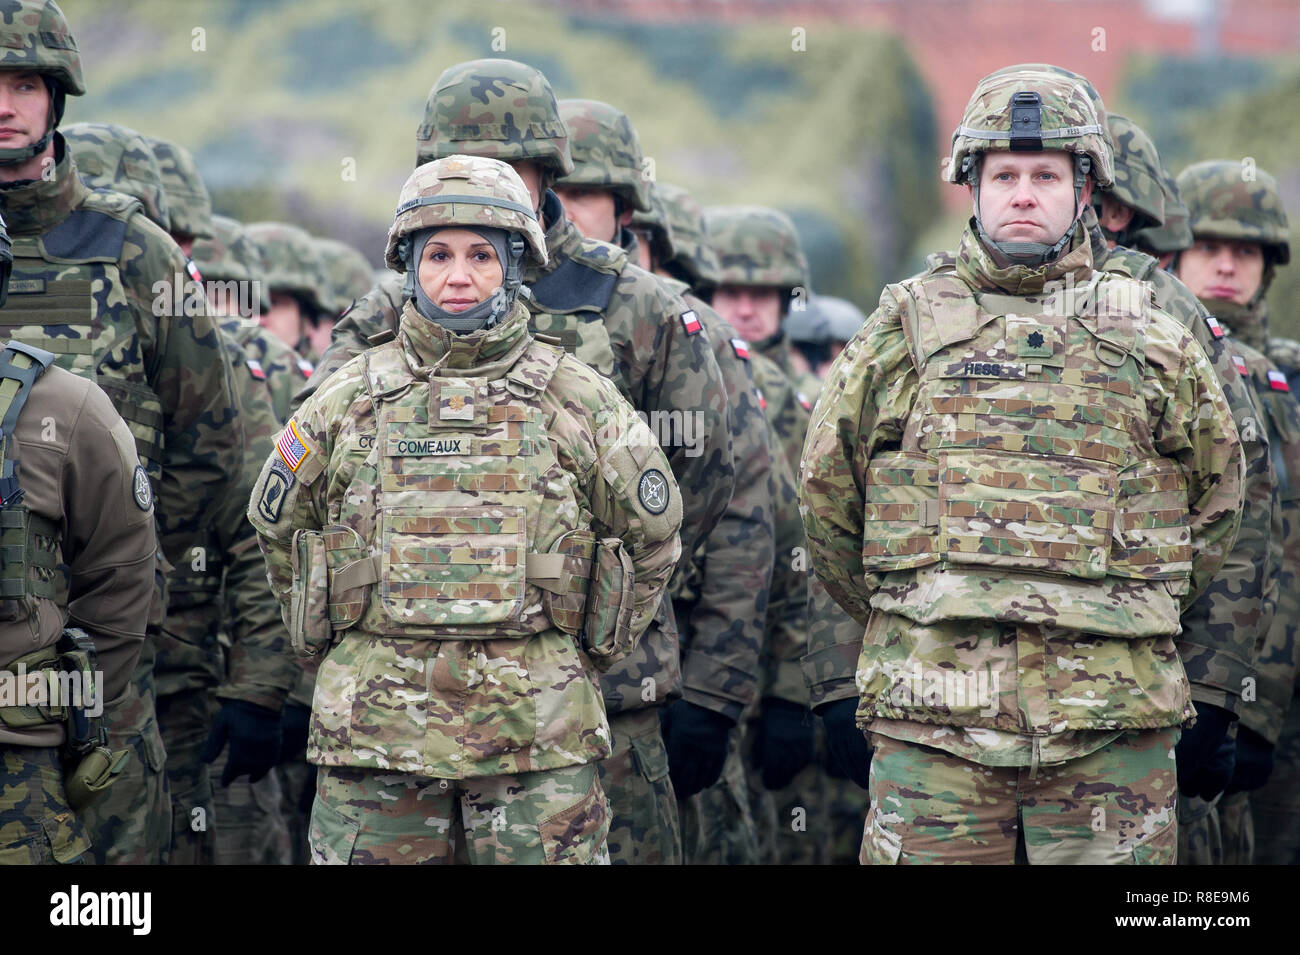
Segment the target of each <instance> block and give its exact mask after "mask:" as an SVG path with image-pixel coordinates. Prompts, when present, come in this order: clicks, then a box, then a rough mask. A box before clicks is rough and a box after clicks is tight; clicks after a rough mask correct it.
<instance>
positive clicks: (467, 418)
mask: <svg viewBox="0 0 1300 955" xmlns="http://www.w3.org/2000/svg"><path fill="white" fill-rule="evenodd" d="M443 196H451V197H455V198H456V199H457V201H456V202H454V203H452V202H448V201H446V200H444V199H442V198H441V197H443ZM480 196H481V197H483V198H485V199H490V200H492V202H493V204H486V203H482V204H480V203H478V202H476V201H475V197H480ZM463 197H469V198H463ZM398 209H399V211H398V215H397V218H396V220H395V222H394V226H393V229H392V230H391V232H390V234H389V243H388V251H387V255H386V261H387V262H388V264H389V266H390V267H391V268H393V269H398V268H401V267H402V266H403V264H404V262H403V259H402V258H400V257H399V253H398V248H399V241H400V240H401V239H402V237H403V236H405V235H407V234H409V233H411V232H414V231H417V230H420V229H424V228H433V227H440V226H458V225H477V226H485V227H495V228H505V229H507V230H511V231H515V232H522V233H523V235H524V237H525V239H526V240H527V243H528V248H529V257H530V258H532V259H533V260H534V261H535V262H536V263H537V264H539V265H544V264H545V263H546V258H547V254H546V245H545V239H544V237H543V234H542V231H541V228H540V226H539V225H538V224H537V220H536V218H535V213H533V212H532V209H531V201H530V200H529V197H528V193H527V191H526V190H525V188H524V186H523V183H522V182H521V181H520V180H519V178H518V176H517V175H515V173H514V172H513V170H511V169H510V168H509V167H508V166H507V165H505V164H504V163H501V162H497V161H492V160H488V159H485V158H481V157H468V156H453V157H449V158H446V159H441V160H439V161H437V162H434V163H430V164H428V165H425V166H422V167H421V168H420V169H418V170H417V171H416V172H415V173H413V174H412V176H411V177H410V179H408V180H407V183H406V185H405V186H404V187H403V189H402V194H401V197H400V199H399V207H398ZM527 321H528V315H527V311H526V309H524V308H523V306H522V304H519V303H516V304H515V305H514V307H513V308H512V310H511V311H510V313H509V315H508V317H506V318H505V319H504V320H503V321H501V322H500V323H498V324H496V325H494V326H491V327H488V328H485V329H481V330H479V331H476V332H473V333H468V334H453V333H450V332H448V331H447V330H446V329H444V328H442V327H441V326H438V325H436V324H434V323H433V322H431V321H429V320H427V319H425V318H424V317H422V316H421V315H420V314H419V313H418V312H417V311H416V310H415V307H414V304H413V303H412V302H411V301H409V300H408V301H407V303H406V304H405V306H404V308H403V314H402V319H401V323H400V325H399V331H398V335H397V338H396V340H394V341H390V342H388V343H387V344H385V345H382V346H379V347H378V348H376V349H374V350H371V351H367V352H366V353H365V354H364V355H363V356H361V357H359V358H357V359H355V360H353V361H351V362H349V363H347V364H345V365H344V366H343V367H342V368H341V369H339V370H338V371H337V372H336V373H335V374H334V375H332V376H331V377H330V379H329V381H328V382H327V383H326V385H325V387H323V388H320V389H318V390H317V391H316V392H315V394H313V396H312V397H310V398H309V399H307V401H306V402H304V404H303V405H302V406H301V407H300V408H299V409H298V411H297V412H296V413H295V415H294V416H293V418H292V419H291V421H290V424H289V427H288V428H287V429H286V431H285V434H284V436H283V437H282V439H281V441H280V443H279V446H278V450H277V453H276V454H275V455H273V456H272V457H271V458H270V459H269V460H268V461H267V463H266V467H265V468H264V469H263V473H262V478H261V480H260V483H259V486H258V488H257V490H256V492H255V493H254V496H253V498H252V500H251V501H250V504H249V517H250V519H251V520H252V521H253V522H254V524H255V525H256V526H257V528H258V531H259V534H260V535H261V537H262V541H263V546H264V549H265V552H266V555H267V565H268V569H269V572H270V574H271V577H272V580H273V581H274V584H275V587H276V589H277V591H278V592H279V593H280V594H281V597H282V602H283V604H284V609H285V619H286V621H288V622H290V628H291V631H292V632H293V635H294V639H295V645H297V646H300V647H301V648H302V649H304V650H306V651H308V652H320V651H322V650H325V649H327V648H328V653H327V655H326V657H325V659H324V661H323V663H322V664H321V669H320V673H319V675H318V680H317V685H316V693H315V701H314V710H313V715H312V728H311V738H310V748H309V757H310V758H311V760H312V761H313V762H314V763H316V764H318V765H319V766H320V767H321V777H320V782H319V784H318V790H317V802H316V806H315V808H314V810H313V814H312V836H311V842H312V855H313V861H314V862H347V861H356V862H365V861H449V860H450V858H451V853H452V840H453V832H452V829H453V817H454V816H456V815H457V813H456V812H455V808H454V807H455V805H456V803H457V802H459V804H460V807H461V811H460V814H459V815H460V818H462V819H463V827H464V836H465V839H466V842H467V848H468V854H469V856H470V858H471V859H472V860H474V861H476V862H506V861H527V862H542V861H545V862H548V863H555V862H599V861H607V860H608V853H607V851H606V847H605V839H606V833H607V831H608V828H609V815H608V810H607V807H606V802H605V798H604V796H603V794H602V791H601V785H600V783H599V781H598V779H597V773H596V771H595V766H594V763H595V761H596V760H599V759H602V758H604V757H606V756H607V755H608V754H609V751H610V730H609V723H608V721H607V719H606V716H605V708H604V705H603V701H602V697H601V693H600V691H599V686H598V682H597V670H598V669H604V668H605V667H607V666H610V665H613V664H615V663H616V661H617V660H618V659H620V658H621V657H623V656H624V655H625V654H627V653H629V652H630V651H631V650H632V648H633V646H634V644H635V642H636V640H637V639H638V638H639V637H640V635H641V634H642V633H643V632H644V631H645V629H646V628H647V626H648V625H649V624H650V621H651V618H652V617H653V615H654V613H655V609H656V607H657V606H658V604H659V603H660V599H661V596H662V591H663V588H664V585H665V584H666V583H667V581H668V577H669V575H670V574H671V573H672V571H673V568H674V567H675V565H676V562H677V560H678V558H679V557H680V544H679V542H678V539H677V531H678V528H679V526H680V523H681V515H682V504H683V501H682V498H681V493H680V491H679V489H678V488H677V486H676V485H675V483H674V482H673V481H672V479H671V477H670V476H669V468H668V461H667V459H666V458H665V456H664V454H663V453H662V451H660V450H659V448H658V445H657V443H656V441H655V440H654V438H653V436H652V435H651V434H650V432H649V429H648V428H647V427H646V426H645V425H644V423H642V422H641V421H640V420H639V419H638V418H637V417H636V415H635V413H634V411H633V409H632V407H631V406H630V405H629V404H627V403H626V402H625V401H624V400H623V399H622V398H620V397H619V395H618V393H617V391H616V389H615V388H614V386H613V384H612V383H611V382H609V381H608V380H606V379H605V378H603V377H601V376H600V375H597V374H596V373H594V372H593V371H592V370H591V369H589V368H587V367H586V366H584V365H583V364H582V363H580V362H578V361H576V360H575V359H573V358H572V357H570V356H568V355H566V354H564V352H563V350H562V349H561V348H559V347H558V346H556V345H551V344H547V343H545V342H543V341H540V340H536V339H534V338H533V337H532V336H531V334H530V333H529V332H528V327H527ZM435 419H436V420H435ZM464 444H468V445H469V447H468V448H463V447H462V445H464ZM515 511H517V512H518V514H517V515H516V514H512V512H515ZM615 538H617V539H615ZM381 544H382V546H380V545H381ZM625 548H626V549H625ZM376 550H378V554H377V555H376ZM488 556H491V557H492V561H491V562H490V563H487V562H485V560H486V557H488ZM431 567H443V568H446V569H443V570H439V571H436V572H435V571H433V570H430V569H426V568H431ZM584 620H585V622H584ZM575 637H577V638H578V639H577V640H575V639H574V638H575ZM376 800H379V801H383V802H385V803H386V805H385V806H384V808H383V809H382V810H381V811H379V812H376V811H375V809H374V804H375V801H376ZM390 800H391V801H390ZM367 802H368V803H369V806H366V805H365V804H366V803H367ZM403 827H404V828H403Z"/></svg>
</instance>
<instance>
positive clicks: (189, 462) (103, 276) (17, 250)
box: [0, 0, 243, 861]
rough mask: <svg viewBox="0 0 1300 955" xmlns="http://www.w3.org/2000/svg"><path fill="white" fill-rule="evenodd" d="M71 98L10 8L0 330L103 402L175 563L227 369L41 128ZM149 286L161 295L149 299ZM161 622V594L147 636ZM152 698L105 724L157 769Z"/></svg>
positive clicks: (70, 44) (226, 439)
mask: <svg viewBox="0 0 1300 955" xmlns="http://www.w3.org/2000/svg"><path fill="white" fill-rule="evenodd" d="M84 89H85V87H84V85H83V82H82V78H81V63H80V58H79V56H78V54H77V51H76V44H75V42H74V40H73V38H72V36H71V34H70V32H69V30H68V26H67V23H66V21H65V20H64V18H63V14H62V13H61V12H60V11H59V9H58V7H57V6H56V5H55V4H53V3H49V2H37V0H27V2H23V3H22V4H21V5H20V7H19V8H18V9H17V10H16V11H14V12H13V13H12V14H11V15H9V16H8V17H7V19H6V21H5V22H4V23H2V24H0V91H2V92H3V93H4V96H3V102H2V103H0V123H3V126H4V128H6V129H9V130H11V132H8V133H6V134H5V135H3V136H0V181H2V184H0V212H2V213H3V214H4V215H5V216H6V218H7V219H8V222H9V229H10V233H11V235H12V236H13V238H14V281H13V283H12V285H11V288H10V295H9V300H8V303H7V305H6V306H5V308H4V309H3V310H0V318H3V321H4V323H5V324H6V325H7V326H8V327H9V328H11V329H12V335H13V337H14V338H16V339H18V340H20V341H24V342H26V343H28V344H32V345H37V346H41V347H46V348H48V349H50V350H51V351H54V352H55V353H56V355H57V356H58V358H57V361H58V364H59V365H60V366H61V367H64V368H66V369H67V370H69V371H72V372H74V373H76V374H78V375H81V376H82V377H85V378H93V379H94V380H96V381H97V382H98V383H99V385H100V386H101V387H102V388H103V389H104V390H105V391H106V392H107V393H108V394H109V397H110V398H112V399H113V401H114V404H115V406H116V407H117V409H118V412H119V413H120V414H121V415H122V417H123V418H125V419H126V421H127V424H128V426H129V427H130V428H131V431H132V434H133V435H134V436H135V439H136V443H137V447H138V450H139V452H140V457H141V459H142V460H143V462H144V465H145V468H146V471H147V473H148V476H149V479H150V481H151V482H152V483H153V486H154V489H155V491H156V493H157V495H158V507H157V515H156V517H157V521H158V526H159V542H160V544H161V552H163V553H165V554H166V556H167V558H168V560H169V561H170V562H172V563H173V564H175V563H179V562H180V561H182V560H184V561H186V562H187V563H188V561H189V559H190V558H189V549H190V545H191V544H192V543H193V542H194V541H195V540H196V539H199V538H201V537H203V536H204V535H206V534H207V532H208V527H209V525H210V522H211V521H212V520H213V508H212V502H213V501H214V500H220V499H223V496H224V495H225V494H226V492H227V491H228V490H229V489H230V487H231V485H232V481H233V479H234V477H235V473H234V472H235V470H236V467H235V466H234V465H232V462H233V461H236V460H237V459H238V454H239V449H240V448H241V446H242V440H243V436H242V428H241V425H240V421H239V416H238V414H239V413H238V405H237V402H236V398H235V395H234V393H233V392H232V389H231V383H230V371H229V363H228V360H227V359H226V357H225V356H224V354H223V351H222V349H221V347H220V341H219V338H218V335H217V332H216V329H215V326H214V324H213V323H212V321H211V319H209V318H208V316H207V314H206V309H205V306H204V304H203V302H202V295H201V292H198V294H197V305H196V307H193V308H189V307H182V308H181V309H177V308H175V307H174V303H175V302H176V301H177V300H179V301H181V302H183V303H186V304H188V303H189V302H192V301H194V296H191V295H190V292H191V290H192V289H194V287H193V286H192V284H191V283H188V282H187V281H186V280H185V279H184V273H185V260H184V257H183V255H182V254H181V253H180V250H178V249H176V247H175V244H174V243H173V242H172V241H171V240H170V239H169V238H168V237H167V236H166V234H165V233H163V232H162V231H161V230H160V229H158V228H157V227H156V226H155V225H153V224H152V223H151V222H150V221H149V220H148V219H147V217H146V216H145V214H144V213H143V211H142V210H141V208H140V205H139V203H138V202H137V201H136V200H134V199H131V198H129V197H126V196H121V195H118V194H114V193H95V192H91V191H90V190H88V189H87V188H86V186H85V185H84V184H83V183H82V182H81V180H80V178H79V177H78V176H77V172H76V166H75V163H74V162H73V160H72V157H71V154H70V153H69V151H68V150H67V147H66V144H65V143H64V141H63V139H62V136H61V135H60V134H59V133H58V132H56V131H55V128H54V127H55V126H56V124H57V123H58V120H59V119H60V117H61V116H62V112H63V104H64V99H65V97H66V96H67V95H68V94H72V95H80V94H81V93H83V92H84ZM177 276H181V281H180V282H179V283H178V281H177ZM159 283H162V286H163V287H165V288H167V289H169V290H170V291H172V292H174V293H175V295H174V296H167V295H164V296H162V301H159V293H158V290H157V289H158V285H159ZM195 291H197V290H196V289H195ZM162 610H163V601H162V596H161V591H160V592H159V599H158V602H157V607H156V611H157V612H156V614H155V618H154V620H153V621H152V622H151V625H153V626H156V625H158V624H160V623H161V616H162ZM157 638H158V639H161V638H162V634H161V631H158V632H157ZM155 647H156V644H155V642H154V641H152V640H151V641H150V644H149V645H148V646H147V647H146V649H145V651H144V653H143V654H142V657H141V662H140V664H139V665H138V671H137V672H138V674H147V673H149V672H151V669H152V666H153V662H154V652H155ZM145 679H146V680H147V678H145ZM151 692H152V691H151V690H150V689H148V688H147V687H146V689H145V691H144V695H143V696H142V695H140V693H139V692H137V693H134V694H130V695H129V696H128V698H127V699H126V700H124V701H123V703H122V704H121V705H120V706H118V707H116V708H115V709H114V712H113V713H112V714H111V718H110V725H111V727H112V731H113V733H114V735H116V736H118V737H120V738H122V739H123V741H124V742H125V743H127V744H128V745H130V746H131V747H132V748H134V749H135V750H136V752H137V754H138V755H139V756H140V758H141V759H144V760H147V761H148V764H149V765H150V767H151V768H152V769H153V770H155V771H157V770H158V769H159V768H161V765H162V759H163V753H162V748H161V746H160V745H158V741H157V739H156V738H155V736H154V733H153V730H152V727H151V725H150V724H151V720H152V709H153V707H152V701H151V700H150V699H148V694H149V693H151ZM156 823H157V816H149V817H147V818H140V817H132V818H116V819H110V820H106V823H105V826H106V829H107V830H109V831H108V832H107V838H106V839H105V840H104V845H105V846H106V847H107V848H106V850H105V851H106V852H107V858H108V859H109V860H110V861H126V860H131V859H136V860H140V861H162V857H163V854H164V853H165V852H166V851H167V846H166V845H160V844H159V843H160V841H161V840H160V838H158V836H159V832H158V830H157V826H156ZM101 834H105V830H104V829H103V828H101Z"/></svg>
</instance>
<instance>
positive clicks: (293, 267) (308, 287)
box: [244, 222, 329, 321]
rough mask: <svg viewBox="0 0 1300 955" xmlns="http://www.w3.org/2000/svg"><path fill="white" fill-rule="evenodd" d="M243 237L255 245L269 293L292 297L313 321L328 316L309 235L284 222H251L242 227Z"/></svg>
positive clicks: (319, 267) (320, 269)
mask: <svg viewBox="0 0 1300 955" xmlns="http://www.w3.org/2000/svg"><path fill="white" fill-rule="evenodd" d="M244 235H246V236H247V237H248V238H249V239H250V240H252V242H253V244H254V245H255V246H257V251H258V253H259V254H260V256H261V260H262V271H263V276H264V277H265V279H266V286H267V290H268V291H269V292H271V293H272V294H274V293H277V292H278V293H282V294H285V295H292V296H293V297H294V298H296V299H298V301H299V302H301V303H302V304H303V305H305V306H306V307H307V309H308V310H309V311H311V312H312V313H313V315H312V316H311V318H312V320H313V321H314V320H315V319H316V318H317V317H318V316H320V315H325V314H328V313H329V309H328V308H327V307H326V305H325V300H324V294H325V287H326V285H328V282H327V280H326V278H325V276H324V274H323V273H324V268H323V266H322V263H321V260H320V255H319V254H318V253H317V252H316V246H315V244H314V243H313V242H312V238H311V236H310V235H308V234H307V233H306V232H304V231H303V230H302V229H300V228H298V227H297V226H295V225H290V224H288V223H287V222H254V223H252V224H251V225H248V226H245V227H244Z"/></svg>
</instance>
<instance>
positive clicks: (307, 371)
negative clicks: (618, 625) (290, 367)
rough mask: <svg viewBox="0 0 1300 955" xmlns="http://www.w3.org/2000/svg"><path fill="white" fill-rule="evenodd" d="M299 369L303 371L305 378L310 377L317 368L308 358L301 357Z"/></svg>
mask: <svg viewBox="0 0 1300 955" xmlns="http://www.w3.org/2000/svg"><path fill="white" fill-rule="evenodd" d="M298 370H299V371H300V372H302V375H303V377H304V378H310V377H311V373H312V372H313V371H315V370H316V366H315V365H313V364H312V363H311V362H309V361H308V360H307V359H306V358H299V359H298Z"/></svg>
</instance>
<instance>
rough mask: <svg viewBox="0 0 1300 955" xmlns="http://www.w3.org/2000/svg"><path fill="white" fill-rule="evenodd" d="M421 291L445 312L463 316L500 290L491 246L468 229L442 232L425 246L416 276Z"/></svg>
mask: <svg viewBox="0 0 1300 955" xmlns="http://www.w3.org/2000/svg"><path fill="white" fill-rule="evenodd" d="M416 277H417V278H418V279H419V281H420V287H421V288H422V289H424V294H425V295H427V296H429V298H430V299H432V300H433V303H434V304H435V305H437V306H438V307H439V308H440V309H442V310H443V311H446V312H463V311H465V309H467V308H472V307H473V306H475V305H477V304H478V303H479V302H481V301H483V300H484V299H486V298H487V297H488V296H489V295H491V294H492V293H493V292H494V291H495V290H496V289H497V288H499V287H500V286H501V282H502V279H503V271H502V268H501V262H500V261H499V260H498V259H497V251H496V249H494V248H492V243H491V242H489V241H488V240H487V239H485V238H483V237H482V236H481V235H479V234H478V233H477V232H471V231H469V229H439V230H438V231H437V232H435V233H434V234H433V235H432V236H430V237H429V241H428V242H426V243H424V250H423V251H422V252H421V253H420V267H419V270H418V271H417V272H416Z"/></svg>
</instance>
